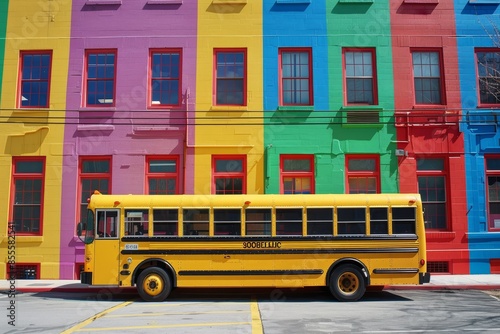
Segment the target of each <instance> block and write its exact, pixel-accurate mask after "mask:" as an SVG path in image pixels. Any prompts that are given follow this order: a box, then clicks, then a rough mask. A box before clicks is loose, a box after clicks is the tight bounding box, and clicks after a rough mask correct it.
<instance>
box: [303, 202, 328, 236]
mask: <svg viewBox="0 0 500 334" xmlns="http://www.w3.org/2000/svg"><path fill="white" fill-rule="evenodd" d="M307 234H308V235H333V208H317V209H316V208H314V209H313V208H308V209H307Z"/></svg>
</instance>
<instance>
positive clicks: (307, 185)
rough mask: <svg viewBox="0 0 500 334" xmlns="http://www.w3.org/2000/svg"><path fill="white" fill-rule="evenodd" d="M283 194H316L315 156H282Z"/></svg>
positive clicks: (281, 176)
mask: <svg viewBox="0 0 500 334" xmlns="http://www.w3.org/2000/svg"><path fill="white" fill-rule="evenodd" d="M280 174H281V175H280V178H281V193H282V194H314V155H282V156H280Z"/></svg>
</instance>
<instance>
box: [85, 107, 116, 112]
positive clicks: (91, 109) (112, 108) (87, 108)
mask: <svg viewBox="0 0 500 334" xmlns="http://www.w3.org/2000/svg"><path fill="white" fill-rule="evenodd" d="M78 111H103V112H109V111H116V107H115V106H113V107H99V106H95V107H81V108H80V109H78Z"/></svg>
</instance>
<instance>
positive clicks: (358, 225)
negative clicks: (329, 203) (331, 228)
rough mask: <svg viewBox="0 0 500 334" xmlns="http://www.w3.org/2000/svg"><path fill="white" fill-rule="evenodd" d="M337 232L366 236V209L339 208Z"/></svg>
mask: <svg viewBox="0 0 500 334" xmlns="http://www.w3.org/2000/svg"><path fill="white" fill-rule="evenodd" d="M337 232H338V234H339V235H342V234H365V233H366V213H365V208H337Z"/></svg>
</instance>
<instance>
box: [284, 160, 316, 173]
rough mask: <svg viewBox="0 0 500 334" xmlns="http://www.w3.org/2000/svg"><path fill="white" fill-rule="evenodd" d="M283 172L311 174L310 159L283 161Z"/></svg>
mask: <svg viewBox="0 0 500 334" xmlns="http://www.w3.org/2000/svg"><path fill="white" fill-rule="evenodd" d="M283 171H285V172H309V171H311V160H310V159H283Z"/></svg>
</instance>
